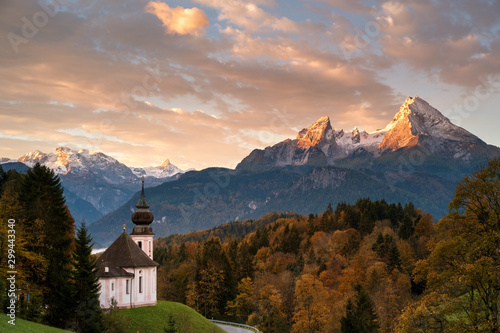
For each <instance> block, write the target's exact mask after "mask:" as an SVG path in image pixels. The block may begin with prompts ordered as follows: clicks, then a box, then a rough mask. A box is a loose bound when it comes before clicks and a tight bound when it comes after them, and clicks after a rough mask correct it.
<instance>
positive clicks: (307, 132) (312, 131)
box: [297, 116, 333, 148]
mask: <svg viewBox="0 0 500 333" xmlns="http://www.w3.org/2000/svg"><path fill="white" fill-rule="evenodd" d="M332 137H333V128H332V125H331V124H330V118H329V117H328V116H323V117H321V118H319V119H318V120H317V121H316V122H315V123H314V124H312V125H311V126H309V127H308V128H307V129H305V128H304V129H303V130H302V131H300V132H299V134H298V135H297V139H298V140H299V141H298V142H297V147H299V148H309V147H312V146H316V145H318V143H320V142H321V141H322V140H323V139H327V140H330V139H331V138H332Z"/></svg>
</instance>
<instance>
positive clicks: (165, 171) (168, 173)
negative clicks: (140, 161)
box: [130, 159, 184, 178]
mask: <svg viewBox="0 0 500 333" xmlns="http://www.w3.org/2000/svg"><path fill="white" fill-rule="evenodd" d="M130 170H132V172H133V173H134V174H135V175H136V176H137V177H142V176H144V177H155V178H169V177H172V176H174V175H176V174H178V173H183V172H184V171H183V170H181V169H179V168H178V167H176V166H175V165H173V164H172V163H171V162H170V160H169V159H166V160H165V162H163V163H162V164H161V165H159V166H155V167H144V168H134V167H132V168H130Z"/></svg>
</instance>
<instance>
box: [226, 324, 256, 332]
mask: <svg viewBox="0 0 500 333" xmlns="http://www.w3.org/2000/svg"><path fill="white" fill-rule="evenodd" d="M217 325H218V326H219V327H220V328H222V329H223V330H224V331H226V332H228V333H254V332H253V331H250V330H247V329H245V328H240V327H234V326H228V325H222V324H217Z"/></svg>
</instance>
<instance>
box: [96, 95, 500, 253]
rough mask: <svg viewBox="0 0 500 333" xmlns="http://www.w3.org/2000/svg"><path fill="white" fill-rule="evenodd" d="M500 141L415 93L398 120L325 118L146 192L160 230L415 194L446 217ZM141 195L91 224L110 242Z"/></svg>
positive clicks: (427, 207)
mask: <svg viewBox="0 0 500 333" xmlns="http://www.w3.org/2000/svg"><path fill="white" fill-rule="evenodd" d="M497 157H500V148H498V147H495V146H492V145H488V144H486V143H485V142H484V141H482V140H481V139H479V138H478V137H477V136H475V135H473V134H471V133H470V132H468V131H466V130H465V129H463V128H461V127H458V126H456V125H454V124H453V123H451V122H450V120H449V119H448V118H446V117H445V116H444V115H442V114H441V113H440V112H439V111H438V110H436V109H435V108H433V107H432V106H430V105H429V104H428V103H427V102H426V101H424V100H423V99H421V98H419V97H414V98H411V97H408V98H407V99H406V101H405V102H404V103H403V105H402V106H401V107H400V109H399V111H398V112H397V113H396V115H395V116H394V118H393V120H392V121H391V122H390V123H389V124H388V125H387V126H386V127H385V128H384V129H381V130H377V131H375V132H371V133H367V132H365V131H359V130H358V129H357V128H354V129H353V130H352V131H347V132H346V131H344V130H342V129H340V130H336V129H334V128H333V127H332V124H331V122H330V119H329V117H327V116H325V117H321V118H320V119H318V121H316V122H315V123H314V124H312V125H311V126H309V127H308V128H305V129H303V130H301V131H300V132H299V133H298V134H297V137H296V138H295V139H288V140H285V141H282V142H279V143H277V144H275V145H273V146H270V147H267V148H265V149H256V150H254V151H252V152H251V153H250V154H249V155H248V156H247V157H245V158H244V159H243V160H242V161H241V162H240V163H239V164H238V165H237V167H236V168H235V169H234V170H233V169H225V168H208V169H204V170H201V171H190V172H186V173H184V174H182V175H180V176H179V177H178V179H176V180H172V181H169V182H165V183H163V184H160V185H158V186H154V187H151V188H149V189H148V190H147V194H146V195H147V198H148V202H149V203H150V205H151V207H150V210H151V211H152V212H153V214H154V216H155V221H154V222H153V225H152V227H153V229H154V231H155V233H156V235H157V236H165V235H168V234H173V233H186V232H189V231H193V230H199V229H205V228H210V227H213V226H215V225H218V224H222V223H225V222H229V221H234V220H243V219H256V218H259V217H262V216H264V214H266V213H269V212H274V211H280V212H286V211H293V212H295V213H300V214H308V213H318V212H321V211H324V210H325V208H326V207H327V205H328V203H331V204H332V205H336V204H337V203H339V202H349V203H354V202H355V201H356V200H357V199H359V198H363V197H369V198H371V199H372V200H380V199H385V200H386V201H388V202H401V203H406V202H408V201H412V202H413V203H414V204H415V206H417V207H422V208H423V209H425V210H426V211H428V212H430V213H432V214H433V215H434V216H435V218H440V217H442V216H443V215H445V214H446V212H447V204H448V202H449V201H450V200H451V198H452V197H453V193H454V189H455V187H456V182H457V181H458V180H460V179H462V178H463V177H464V175H467V174H469V173H472V172H473V171H474V170H475V169H476V168H477V167H478V166H479V165H483V164H485V163H486V162H487V160H488V159H491V158H497ZM138 200H139V193H136V194H135V195H134V196H133V197H132V198H131V199H130V200H129V201H127V202H126V203H125V204H124V205H123V206H121V207H120V208H118V209H117V210H115V211H113V212H111V213H109V214H107V215H105V216H104V217H102V218H100V219H99V220H97V221H96V222H95V223H93V224H92V225H90V227H89V230H90V231H91V233H92V234H93V236H94V239H95V240H97V241H98V242H100V243H101V244H103V245H107V244H109V243H110V242H111V241H112V240H113V239H115V238H116V237H117V236H118V235H119V233H120V232H121V230H122V225H123V224H124V223H125V224H127V227H128V228H129V229H130V228H131V227H132V222H131V221H130V213H131V211H132V210H133V209H134V206H135V204H136V203H137V201H138Z"/></svg>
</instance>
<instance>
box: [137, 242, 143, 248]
mask: <svg viewBox="0 0 500 333" xmlns="http://www.w3.org/2000/svg"><path fill="white" fill-rule="evenodd" d="M138 244H139V247H140V248H141V249H142V242H141V241H139V243H138Z"/></svg>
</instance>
